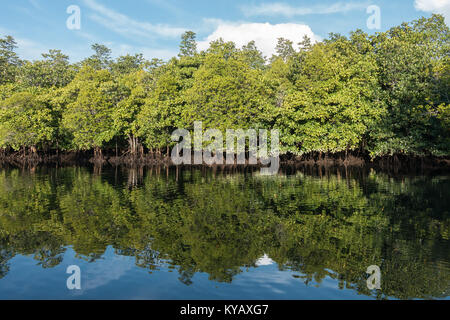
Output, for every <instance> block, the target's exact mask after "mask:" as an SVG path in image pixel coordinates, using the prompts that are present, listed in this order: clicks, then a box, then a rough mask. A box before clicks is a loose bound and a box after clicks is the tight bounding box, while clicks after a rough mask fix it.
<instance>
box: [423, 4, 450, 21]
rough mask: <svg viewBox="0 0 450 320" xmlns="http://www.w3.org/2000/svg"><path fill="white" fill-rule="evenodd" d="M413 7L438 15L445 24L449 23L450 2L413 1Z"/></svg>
mask: <svg viewBox="0 0 450 320" xmlns="http://www.w3.org/2000/svg"><path fill="white" fill-rule="evenodd" d="M414 7H415V8H416V9H417V10H420V11H425V12H432V13H440V14H442V15H444V17H445V20H446V21H447V24H448V23H450V0H415V2H414Z"/></svg>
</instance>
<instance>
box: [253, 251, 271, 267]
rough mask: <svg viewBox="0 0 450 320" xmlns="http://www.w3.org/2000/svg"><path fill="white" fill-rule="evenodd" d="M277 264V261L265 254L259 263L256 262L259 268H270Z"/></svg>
mask: <svg viewBox="0 0 450 320" xmlns="http://www.w3.org/2000/svg"><path fill="white" fill-rule="evenodd" d="M274 263H275V261H273V260H272V259H271V258H270V257H269V256H268V255H267V254H264V256H262V257H261V258H259V259H258V260H257V261H256V263H255V264H256V265H257V266H258V267H260V266H270V265H272V264H274Z"/></svg>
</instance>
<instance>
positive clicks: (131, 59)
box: [0, 15, 450, 158]
mask: <svg viewBox="0 0 450 320" xmlns="http://www.w3.org/2000/svg"><path fill="white" fill-rule="evenodd" d="M449 35H450V32H449V28H448V26H447V25H446V24H445V22H444V18H443V17H442V16H440V15H433V16H432V17H431V18H422V19H419V20H416V21H412V22H410V23H403V24H402V25H400V26H397V27H393V28H391V29H389V30H388V31H386V32H379V33H376V34H374V35H368V34H366V33H364V32H362V31H360V30H356V31H354V32H351V33H350V34H349V36H348V37H347V36H343V35H337V34H331V35H330V36H329V38H328V39H325V40H323V41H322V42H316V43H312V42H311V40H310V39H308V38H305V39H303V41H301V42H300V43H298V44H294V43H293V42H292V41H290V40H287V39H284V38H280V39H278V43H277V46H276V48H275V49H276V54H275V55H273V56H272V57H270V58H267V57H264V56H263V54H262V53H261V52H260V51H259V50H258V48H257V47H256V45H255V42H254V41H251V42H249V43H248V44H247V45H245V46H243V47H242V48H238V47H236V45H235V44H234V43H233V42H225V41H223V40H222V39H219V40H216V41H213V42H211V43H210V46H209V48H207V49H206V50H203V51H199V50H198V48H197V43H196V35H195V33H194V32H192V31H188V32H186V33H184V34H183V35H182V39H181V44H180V52H179V55H178V56H177V57H173V58H172V59H170V60H169V61H165V62H164V61H161V60H157V59H153V60H151V61H147V60H146V59H145V58H144V56H143V55H142V54H135V55H125V56H120V57H118V58H116V59H113V58H112V52H111V50H110V49H109V48H107V47H106V46H104V45H102V44H94V45H93V46H92V49H93V51H94V54H93V55H91V56H90V57H88V58H86V59H85V60H83V61H81V62H80V63H76V64H71V63H70V61H69V57H68V56H67V55H65V54H64V53H62V52H61V51H59V50H50V51H49V52H48V53H44V54H43V55H42V59H41V60H36V61H22V60H20V59H19V58H18V56H17V54H16V52H15V49H16V42H15V41H14V39H13V38H12V37H10V36H7V37H5V38H2V39H0V75H1V77H0V105H1V106H2V108H1V109H0V119H3V120H2V121H1V122H0V132H1V135H0V146H1V147H2V148H4V149H14V150H19V149H27V148H30V147H31V146H33V148H37V150H38V151H42V150H56V149H64V150H90V149H97V150H102V149H107V148H111V146H112V144H113V142H115V144H116V145H118V146H119V148H120V149H121V150H122V151H124V152H125V151H129V152H131V153H133V154H136V153H137V150H138V149H139V150H141V152H144V150H155V149H157V150H161V149H165V148H166V147H170V146H172V145H173V142H172V141H171V139H170V136H171V133H172V132H173V131H174V130H175V129H177V128H184V129H188V130H192V129H193V123H194V121H203V122H204V127H208V128H211V129H219V130H222V131H224V130H226V129H234V128H241V129H247V128H255V129H257V128H276V129H279V131H280V150H281V151H282V152H283V153H289V154H293V155H304V154H311V153H320V154H322V153H337V152H344V151H345V152H351V151H358V152H364V153H366V154H368V155H370V156H371V157H372V158H374V157H378V156H387V155H398V154H402V155H413V156H416V155H419V156H429V155H433V156H448V155H450V143H449V142H450V127H449V122H450V120H449V117H450V116H449V114H450V112H449V109H450V107H449V104H450V101H449V91H450V90H449V89H450V58H449V50H450V38H449ZM28 100H29V102H30V103H29V104H28V106H25V104H26V102H27V101H28ZM19 105H23V107H19ZM44 111H45V112H44ZM44 114H45V115H44ZM34 121H40V122H41V123H40V124H32V122H34ZM26 122H28V123H26ZM45 128H46V129H45ZM49 128H51V130H50V129H49ZM47 129H48V130H47ZM19 131H20V135H19ZM13 136H14V137H15V138H14V139H13V138H12V137H13ZM19 136H21V138H19ZM25 137H28V138H25ZM31 137H33V138H31Z"/></svg>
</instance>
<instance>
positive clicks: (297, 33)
mask: <svg viewBox="0 0 450 320" xmlns="http://www.w3.org/2000/svg"><path fill="white" fill-rule="evenodd" d="M305 35H307V36H308V37H310V38H311V40H313V41H319V40H320V38H319V37H318V36H316V35H315V34H314V33H313V32H312V30H311V28H310V27H309V26H307V25H304V24H296V23H281V24H270V23H231V22H223V21H222V22H219V23H218V25H217V27H216V30H215V31H214V32H213V33H212V34H210V35H209V36H208V37H207V38H206V39H205V40H203V41H199V43H198V47H199V49H200V50H205V49H207V48H208V47H209V43H210V42H211V41H214V40H217V39H219V38H222V39H223V40H224V41H233V42H234V43H236V45H237V46H238V47H242V46H244V45H246V44H247V43H249V42H250V41H252V40H255V43H256V46H257V47H258V49H259V50H261V51H262V52H263V54H264V55H265V56H267V57H271V56H272V54H275V47H276V45H277V41H278V38H285V39H289V40H291V41H293V42H294V44H297V43H298V42H300V41H302V40H303V37H304V36H305Z"/></svg>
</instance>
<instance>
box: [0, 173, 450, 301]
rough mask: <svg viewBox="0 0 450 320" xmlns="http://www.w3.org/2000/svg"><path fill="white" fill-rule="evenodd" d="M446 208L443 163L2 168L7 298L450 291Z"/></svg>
mask: <svg viewBox="0 0 450 320" xmlns="http://www.w3.org/2000/svg"><path fill="white" fill-rule="evenodd" d="M449 211H450V176H448V175H433V176H420V175H415V176H414V175H409V176H391V175H388V174H383V173H377V172H375V171H373V170H368V169H367V170H366V169H358V170H345V169H339V170H338V169H334V170H327V171H325V169H323V171H321V172H319V171H318V170H317V169H308V170H297V171H293V170H289V171H288V172H285V173H283V174H280V175H279V176H275V177H268V176H261V175H259V174H257V172H256V173H252V172H241V173H229V172H228V173H227V172H222V171H220V170H217V171H214V170H213V169H204V168H203V169H184V170H181V169H179V170H175V168H172V169H170V170H168V171H166V169H164V168H160V169H156V168H153V169H125V168H102V170H101V171H100V170H99V169H98V168H76V167H70V168H60V169H54V168H53V169H51V168H36V169H32V170H30V169H11V168H10V169H5V168H3V169H0V298H1V299H16V298H38V299H116V298H117V299H431V298H433V299H444V298H447V299H448V298H449V297H450V213H449ZM70 265H77V266H79V267H80V270H81V290H69V289H68V288H67V285H66V281H67V278H68V277H69V276H70V274H67V273H66V270H67V268H68V267H69V266H70ZM371 265H376V266H379V267H380V270H381V289H379V290H376V289H372V290H370V289H368V287H367V278H368V276H369V275H368V274H366V270H367V268H368V267H369V266H371Z"/></svg>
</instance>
